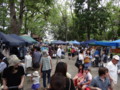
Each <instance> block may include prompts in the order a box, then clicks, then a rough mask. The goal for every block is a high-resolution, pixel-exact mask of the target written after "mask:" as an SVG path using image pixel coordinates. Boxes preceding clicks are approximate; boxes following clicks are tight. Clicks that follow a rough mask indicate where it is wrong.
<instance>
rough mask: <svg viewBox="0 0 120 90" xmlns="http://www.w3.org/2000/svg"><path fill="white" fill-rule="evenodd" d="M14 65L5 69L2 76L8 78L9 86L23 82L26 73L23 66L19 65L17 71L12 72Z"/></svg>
mask: <svg viewBox="0 0 120 90" xmlns="http://www.w3.org/2000/svg"><path fill="white" fill-rule="evenodd" d="M12 69H13V66H10V67H7V68H6V69H4V71H3V75H2V77H3V78H5V79H6V81H7V86H8V87H10V86H18V85H20V83H21V77H22V76H23V75H24V74H25V73H24V69H23V67H22V66H18V68H17V70H18V71H17V72H16V73H13V72H12Z"/></svg>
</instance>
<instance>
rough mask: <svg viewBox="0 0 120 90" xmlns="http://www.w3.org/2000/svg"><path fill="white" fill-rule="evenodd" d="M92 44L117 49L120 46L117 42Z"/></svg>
mask: <svg viewBox="0 0 120 90" xmlns="http://www.w3.org/2000/svg"><path fill="white" fill-rule="evenodd" d="M90 44H93V45H100V46H115V47H118V46H119V44H118V43H116V42H108V41H96V42H94V43H90Z"/></svg>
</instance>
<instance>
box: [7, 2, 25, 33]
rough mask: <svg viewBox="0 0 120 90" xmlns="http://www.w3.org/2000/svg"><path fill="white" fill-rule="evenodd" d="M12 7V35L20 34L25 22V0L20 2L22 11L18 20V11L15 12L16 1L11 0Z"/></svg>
mask: <svg viewBox="0 0 120 90" xmlns="http://www.w3.org/2000/svg"><path fill="white" fill-rule="evenodd" d="M9 7H10V19H11V21H10V33H15V34H20V30H21V27H22V22H23V20H22V19H23V13H24V0H20V11H19V18H18V20H17V17H16V11H15V0H9Z"/></svg>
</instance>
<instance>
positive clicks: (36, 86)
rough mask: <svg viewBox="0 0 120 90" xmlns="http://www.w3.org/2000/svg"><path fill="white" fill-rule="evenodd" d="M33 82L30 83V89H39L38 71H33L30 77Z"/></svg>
mask: <svg viewBox="0 0 120 90" xmlns="http://www.w3.org/2000/svg"><path fill="white" fill-rule="evenodd" d="M31 79H32V81H33V84H32V87H31V88H32V90H39V88H40V75H39V72H38V71H34V72H33V74H32V77H31Z"/></svg>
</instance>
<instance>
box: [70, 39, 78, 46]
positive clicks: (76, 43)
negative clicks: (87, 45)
mask: <svg viewBox="0 0 120 90" xmlns="http://www.w3.org/2000/svg"><path fill="white" fill-rule="evenodd" d="M69 44H75V45H80V42H78V41H76V40H74V41H70V42H69Z"/></svg>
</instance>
